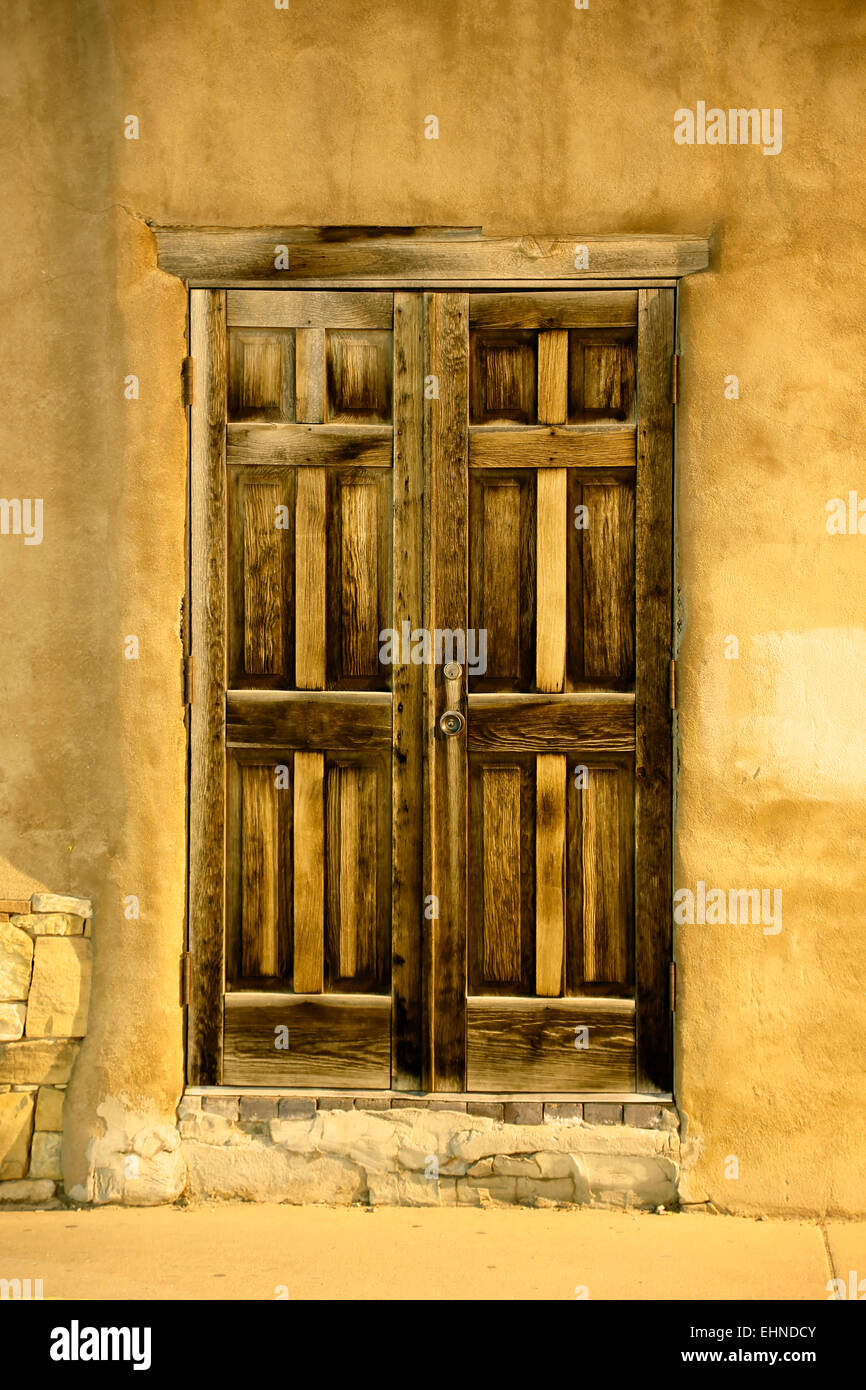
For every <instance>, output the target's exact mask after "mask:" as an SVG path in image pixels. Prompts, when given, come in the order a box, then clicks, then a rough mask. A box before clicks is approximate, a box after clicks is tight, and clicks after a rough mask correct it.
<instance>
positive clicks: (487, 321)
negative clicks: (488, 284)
mask: <svg viewBox="0 0 866 1390" xmlns="http://www.w3.org/2000/svg"><path fill="white" fill-rule="evenodd" d="M231 299H232V293H230V294H229V314H231ZM229 321H231V319H230V320H229ZM636 323H637V292H636V291H635V290H613V291H606V290H580V291H571V292H566V293H562V292H556V291H547V292H545V291H542V292H541V293H538V292H535V293H526V294H484V293H478V294H470V296H469V326H470V328H536V329H540V330H542V331H546V330H548V329H554V328H566V329H568V328H618V327H626V326H628V325H630V324H631V325H633V324H636Z"/></svg>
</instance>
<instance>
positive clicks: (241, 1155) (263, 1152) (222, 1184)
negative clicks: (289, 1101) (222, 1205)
mask: <svg viewBox="0 0 866 1390" xmlns="http://www.w3.org/2000/svg"><path fill="white" fill-rule="evenodd" d="M181 1152H182V1154H183V1155H184V1158H185V1159H186V1163H187V1167H188V1170H189V1183H188V1187H187V1193H188V1195H189V1196H190V1197H192V1198H209V1197H210V1198H213V1197H220V1198H224V1199H234V1200H238V1199H240V1200H243V1201H247V1202H290V1203H293V1204H304V1203H315V1202H323V1203H328V1204H330V1205H335V1206H345V1205H348V1204H350V1203H352V1202H357V1201H361V1200H363V1199H365V1197H366V1193H367V1182H366V1178H365V1175H364V1172H363V1170H362V1169H361V1168H360V1167H359V1166H358V1165H357V1164H356V1163H353V1162H352V1161H351V1160H350V1159H348V1158H343V1159H339V1158H331V1157H326V1156H325V1155H323V1154H317V1155H311V1156H307V1155H306V1154H292V1153H289V1152H287V1151H286V1150H285V1149H283V1148H281V1147H278V1146H273V1145H270V1144H262V1143H255V1142H254V1143H251V1144H249V1145H248V1146H246V1147H242V1148H229V1147H223V1146H222V1145H211V1144H202V1143H199V1142H197V1141H196V1140H190V1141H188V1142H186V1143H184V1144H183V1145H182V1146H181Z"/></svg>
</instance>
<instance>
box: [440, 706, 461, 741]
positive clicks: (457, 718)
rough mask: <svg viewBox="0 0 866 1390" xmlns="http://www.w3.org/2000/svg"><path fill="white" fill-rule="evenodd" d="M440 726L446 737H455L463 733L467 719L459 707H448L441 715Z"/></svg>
mask: <svg viewBox="0 0 866 1390" xmlns="http://www.w3.org/2000/svg"><path fill="white" fill-rule="evenodd" d="M439 728H440V729H441V730H442V733H443V734H445V736H446V738H453V737H454V735H455V734H462V732H463V730H464V729H465V728H466V720H465V719H464V718H463V715H462V714H461V713H460V711H459V710H458V709H447V710H446V711H445V713H444V714H440V716H439Z"/></svg>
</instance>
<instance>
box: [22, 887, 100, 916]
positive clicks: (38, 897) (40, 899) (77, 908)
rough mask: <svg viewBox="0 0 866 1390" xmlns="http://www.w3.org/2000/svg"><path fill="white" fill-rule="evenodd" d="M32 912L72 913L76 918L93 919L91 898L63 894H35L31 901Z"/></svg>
mask: <svg viewBox="0 0 866 1390" xmlns="http://www.w3.org/2000/svg"><path fill="white" fill-rule="evenodd" d="M30 910H31V912H71V913H72V914H73V916H75V917H92V916H93V903H92V902H91V901H90V898H73V897H70V896H65V895H64V894H62V893H34V894H33V896H32V898H31V899H30Z"/></svg>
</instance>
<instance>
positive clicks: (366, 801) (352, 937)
mask: <svg viewBox="0 0 866 1390" xmlns="http://www.w3.org/2000/svg"><path fill="white" fill-rule="evenodd" d="M376 860H377V854H376V774H375V772H374V771H373V769H372V768H369V767H343V768H342V769H341V775H340V890H339V906H340V941H339V970H340V977H341V978H342V979H354V978H356V977H357V976H363V977H367V976H375V974H376V973H377V972H376Z"/></svg>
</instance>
